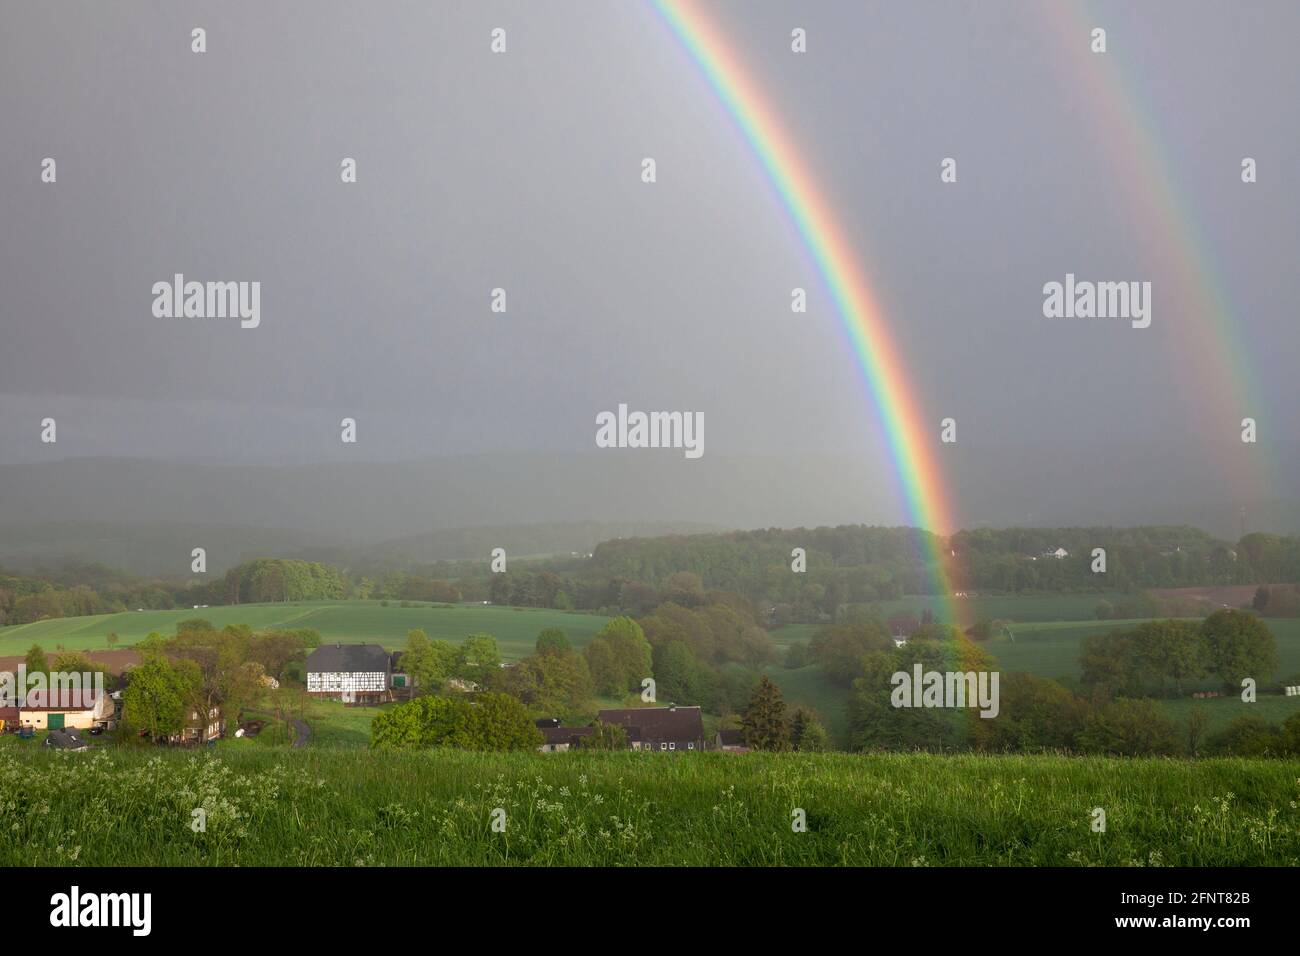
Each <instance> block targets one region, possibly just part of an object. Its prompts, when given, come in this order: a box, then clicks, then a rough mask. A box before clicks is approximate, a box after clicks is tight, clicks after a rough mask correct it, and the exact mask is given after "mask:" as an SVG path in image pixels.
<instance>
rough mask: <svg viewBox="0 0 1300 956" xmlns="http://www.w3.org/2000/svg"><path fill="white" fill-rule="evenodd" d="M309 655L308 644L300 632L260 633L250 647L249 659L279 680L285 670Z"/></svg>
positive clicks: (252, 640) (253, 639)
mask: <svg viewBox="0 0 1300 956" xmlns="http://www.w3.org/2000/svg"><path fill="white" fill-rule="evenodd" d="M306 654H307V642H306V640H304V638H303V636H302V634H301V633H299V632H298V631H259V632H258V633H257V634H254V635H253V637H252V639H251V640H250V641H249V645H248V659H249V660H250V661H255V662H257V663H258V664H260V665H262V669H263V671H264V672H265V673H267V674H270V675H271V676H272V677H274V678H275V679H276V680H279V679H280V677H281V676H282V675H283V673H284V669H285V668H286V667H288V666H289V664H290V663H291V662H293V661H297V660H302V659H303V658H304V657H305V656H306Z"/></svg>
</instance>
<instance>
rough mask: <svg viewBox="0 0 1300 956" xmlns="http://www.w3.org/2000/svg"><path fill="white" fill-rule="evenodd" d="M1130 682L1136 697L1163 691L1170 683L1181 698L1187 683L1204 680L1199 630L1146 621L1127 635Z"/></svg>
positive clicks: (1203, 646) (1187, 625)
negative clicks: (1131, 679)
mask: <svg viewBox="0 0 1300 956" xmlns="http://www.w3.org/2000/svg"><path fill="white" fill-rule="evenodd" d="M1128 652H1129V654H1130V660H1129V666H1130V667H1131V669H1132V672H1133V673H1132V678H1133V681H1134V683H1136V685H1137V687H1138V692H1139V693H1145V692H1146V691H1147V690H1148V689H1154V690H1156V691H1162V690H1164V689H1165V686H1164V685H1165V682H1166V681H1172V682H1173V685H1174V690H1175V691H1176V692H1177V693H1179V694H1181V693H1182V691H1183V686H1184V685H1185V684H1186V683H1187V682H1188V681H1189V680H1197V679H1199V678H1201V677H1204V676H1205V668H1206V664H1207V653H1206V644H1205V639H1204V638H1203V637H1202V635H1201V631H1200V628H1198V627H1197V626H1196V625H1195V624H1191V623H1188V622H1187V621H1149V622H1147V623H1144V624H1139V625H1138V626H1137V627H1136V628H1134V630H1133V631H1131V632H1129V644H1128Z"/></svg>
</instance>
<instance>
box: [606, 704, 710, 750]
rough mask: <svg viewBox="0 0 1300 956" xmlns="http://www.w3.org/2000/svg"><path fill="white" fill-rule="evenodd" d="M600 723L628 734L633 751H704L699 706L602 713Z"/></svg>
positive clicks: (629, 744)
mask: <svg viewBox="0 0 1300 956" xmlns="http://www.w3.org/2000/svg"><path fill="white" fill-rule="evenodd" d="M596 719H597V720H599V721H600V722H601V723H605V724H613V725H616V726H619V727H622V728H623V729H624V730H625V731H627V740H628V746H629V747H630V748H631V749H632V750H665V751H675V750H704V749H705V745H704V717H703V715H702V713H701V711H700V708H698V707H678V706H677V705H676V704H669V705H668V706H667V707H634V708H629V709H623V710H602V711H601V712H600V713H599V714H597V715H596Z"/></svg>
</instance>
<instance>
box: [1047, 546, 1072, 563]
mask: <svg viewBox="0 0 1300 956" xmlns="http://www.w3.org/2000/svg"><path fill="white" fill-rule="evenodd" d="M1069 556H1070V552H1069V551H1066V550H1065V549H1064V548H1057V549H1056V550H1055V551H1044V552H1043V557H1045V558H1056V559H1058V560H1059V559H1061V558H1068V557H1069Z"/></svg>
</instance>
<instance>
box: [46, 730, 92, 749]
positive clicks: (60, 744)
mask: <svg viewBox="0 0 1300 956" xmlns="http://www.w3.org/2000/svg"><path fill="white" fill-rule="evenodd" d="M45 746H46V747H54V748H56V749H58V750H89V749H90V744H89V743H87V742H86V738H85V737H83V736H81V734H80V733H79V732H78V731H76V730H73V729H71V728H69V729H67V730H57V729H56V730H51V731H50V732H49V734H48V735H47V736H46V738H45Z"/></svg>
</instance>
